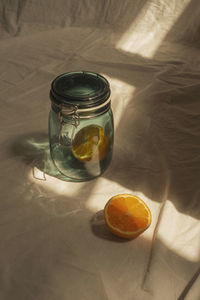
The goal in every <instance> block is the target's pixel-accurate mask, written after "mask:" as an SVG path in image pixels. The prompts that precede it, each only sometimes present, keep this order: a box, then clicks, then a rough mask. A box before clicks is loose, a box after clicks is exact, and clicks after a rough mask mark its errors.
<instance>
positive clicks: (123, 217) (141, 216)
mask: <svg viewBox="0 0 200 300" xmlns="http://www.w3.org/2000/svg"><path fill="white" fill-rule="evenodd" d="M104 215H105V220H106V223H107V225H108V226H109V227H110V229H111V231H114V233H120V235H122V236H123V235H124V236H126V235H129V234H132V235H134V234H137V233H138V232H142V231H144V230H145V229H147V228H148V227H149V225H150V223H151V212H150V210H149V208H148V207H147V206H146V204H145V203H144V202H143V201H141V200H140V199H139V198H137V197H136V196H133V195H131V196H130V195H125V197H124V196H120V195H118V196H115V197H112V198H111V199H110V200H109V201H108V203H107V204H106V206H105V209H104ZM116 231H117V232H116Z"/></svg>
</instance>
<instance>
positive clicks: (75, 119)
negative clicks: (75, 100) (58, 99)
mask: <svg viewBox="0 0 200 300" xmlns="http://www.w3.org/2000/svg"><path fill="white" fill-rule="evenodd" d="M77 110H78V107H77V106H76V105H72V106H66V105H62V106H61V110H60V111H59V115H58V117H59V123H60V129H59V135H58V142H59V145H60V146H62V147H66V148H69V147H71V144H72V141H73V138H74V134H75V129H76V128H77V127H78V126H79V124H80V116H79V114H78V112H77ZM65 125H66V126H67V128H66V129H65ZM70 125H71V126H72V129H71V137H70V136H69V127H70Z"/></svg>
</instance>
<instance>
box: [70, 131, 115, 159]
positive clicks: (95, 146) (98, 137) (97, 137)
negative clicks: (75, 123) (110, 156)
mask: <svg viewBox="0 0 200 300" xmlns="http://www.w3.org/2000/svg"><path fill="white" fill-rule="evenodd" d="M108 146H109V138H108V137H107V136H106V135H105V132H104V129H103V128H102V127H101V126H99V125H88V126H86V127H83V128H82V129H80V130H79V131H78V132H77V134H76V135H75V138H74V140H73V142H72V153H73V155H74V157H75V158H77V159H78V160H79V161H81V162H87V161H97V160H103V159H104V158H105V157H106V155H107V152H108Z"/></svg>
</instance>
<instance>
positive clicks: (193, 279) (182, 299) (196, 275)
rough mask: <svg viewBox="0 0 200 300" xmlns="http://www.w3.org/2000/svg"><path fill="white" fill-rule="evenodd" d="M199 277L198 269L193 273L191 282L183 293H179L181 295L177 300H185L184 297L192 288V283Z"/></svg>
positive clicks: (199, 271)
mask: <svg viewBox="0 0 200 300" xmlns="http://www.w3.org/2000/svg"><path fill="white" fill-rule="evenodd" d="M199 275H200V267H199V268H198V270H197V271H196V272H195V273H194V275H193V276H192V278H191V280H190V281H189V282H188V284H187V285H186V287H185V288H184V290H183V292H182V293H181V295H180V296H179V297H178V299H177V300H184V299H185V297H186V296H187V294H188V292H189V290H190V289H191V288H192V286H193V285H194V283H195V281H196V280H197V278H198V276H199Z"/></svg>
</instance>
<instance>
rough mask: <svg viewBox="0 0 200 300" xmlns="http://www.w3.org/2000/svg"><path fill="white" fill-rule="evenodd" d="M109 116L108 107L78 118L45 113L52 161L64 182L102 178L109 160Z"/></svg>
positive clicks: (54, 111)
mask: <svg viewBox="0 0 200 300" xmlns="http://www.w3.org/2000/svg"><path fill="white" fill-rule="evenodd" d="M113 139H114V130H113V114H112V110H111V108H109V109H108V110H107V111H106V112H104V113H102V114H100V115H97V116H87V117H84V116H83V117H80V118H79V123H78V125H77V124H74V120H73V119H72V118H71V116H64V117H63V118H62V122H61V119H60V114H59V112H56V110H54V109H53V107H52V108H51V110H50V113H49V143H50V153H51V157H52V160H53V162H54V164H55V166H56V167H57V169H58V170H59V171H60V173H62V174H63V175H65V176H66V180H67V179H69V180H72V181H87V180H91V179H93V178H95V177H98V176H100V175H102V173H103V172H104V171H105V170H106V169H107V167H108V166H109V163H110V161H111V158H112V150H113Z"/></svg>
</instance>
